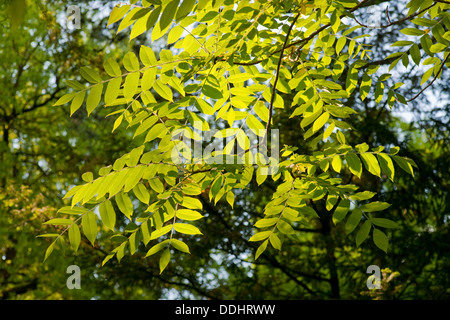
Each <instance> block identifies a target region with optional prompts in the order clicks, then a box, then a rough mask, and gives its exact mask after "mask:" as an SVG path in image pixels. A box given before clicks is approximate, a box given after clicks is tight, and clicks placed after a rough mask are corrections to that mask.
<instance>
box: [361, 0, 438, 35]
mask: <svg viewBox="0 0 450 320" xmlns="http://www.w3.org/2000/svg"><path fill="white" fill-rule="evenodd" d="M435 5H436V1H435V3H433V4H432V5H430V6H428V7H426V8H425V9H422V10H420V11H419V12H416V13H413V14H411V15H409V16H407V17H404V18H401V19H399V20H396V21H394V22H391V19H389V13H388V11H387V8H386V14H387V15H388V20H389V23H388V24H386V25H384V26H368V25H365V24H363V23H361V22H359V21H358V19H356V17H355V18H354V20H355V22H356V23H357V24H359V25H360V26H361V27H364V28H370V29H386V28H389V27H391V26H393V25H396V24H399V23H402V22H404V21H407V20H410V19H412V18H415V17H417V16H418V15H420V14H422V13H423V12H425V11H427V10H428V9H430V8H431V7H433V6H435Z"/></svg>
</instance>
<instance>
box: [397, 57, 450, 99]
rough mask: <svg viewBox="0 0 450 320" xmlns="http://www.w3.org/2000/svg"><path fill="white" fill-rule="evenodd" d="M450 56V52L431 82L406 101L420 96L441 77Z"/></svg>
mask: <svg viewBox="0 0 450 320" xmlns="http://www.w3.org/2000/svg"><path fill="white" fill-rule="evenodd" d="M449 57H450V52H449V53H448V54H447V56H446V57H445V59H444V61H442V64H441V67H440V68H439V70H438V72H436V75H435V76H434V78H433V80H431V82H430V83H429V84H428V85H427V86H426V87H425V88H423V89H422V90H420V91H419V93H418V94H416V95H415V96H414V97H412V98H411V99H409V100H407V101H406V102H411V101H413V100H415V99H416V98H417V97H418V96H420V95H421V94H422V93H423V92H424V91H425V90H426V89H428V88H429V87H430V86H431V85H432V84H433V82H434V81H436V79H437V78H438V77H439V75H440V74H441V73H442V69H443V68H444V65H445V63H446V62H447V60H448V58H449Z"/></svg>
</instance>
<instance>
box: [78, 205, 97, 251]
mask: <svg viewBox="0 0 450 320" xmlns="http://www.w3.org/2000/svg"><path fill="white" fill-rule="evenodd" d="M81 226H82V230H83V233H84V235H85V236H86V238H87V239H88V240H89V242H90V243H91V244H92V245H94V242H95V239H96V238H97V233H98V230H97V218H96V216H95V214H94V213H93V212H92V211H90V212H87V213H86V214H84V215H83V217H82V218H81Z"/></svg>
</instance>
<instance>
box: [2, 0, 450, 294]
mask: <svg viewBox="0 0 450 320" xmlns="http://www.w3.org/2000/svg"><path fill="white" fill-rule="evenodd" d="M116 3H117V1H107V0H105V1H88V0H85V1H78V2H76V5H78V6H79V7H80V9H81V29H75V30H72V29H70V28H68V27H67V25H66V19H67V8H68V6H69V5H72V4H73V3H71V2H70V1H43V0H41V1H39V0H28V1H25V0H9V1H3V2H2V4H0V21H1V24H0V35H1V36H0V134H1V135H0V168H1V170H0V299H449V298H450V289H449V288H450V273H449V270H450V242H449V241H448V239H450V237H449V214H450V198H449V190H450V188H449V181H450V170H449V165H450V163H449V162H450V143H449V138H450V137H449V133H450V128H449V127H450V121H449V108H450V103H449V94H448V93H449V92H450V91H449V90H450V82H449V81H448V76H449V71H448V69H444V72H443V75H442V78H441V80H438V81H436V82H435V83H434V84H433V86H432V87H430V88H429V89H428V90H427V91H426V94H423V95H421V96H420V97H419V98H418V99H416V100H414V101H413V102H411V103H410V104H408V105H407V106H405V105H399V104H396V105H395V106H394V108H393V109H392V110H391V109H390V108H389V107H388V105H387V103H384V102H383V101H382V102H381V103H380V104H378V105H377V104H375V103H374V102H373V101H372V100H371V99H366V100H364V102H363V103H362V102H361V100H360V99H359V97H358V92H357V91H358V90H355V93H354V94H353V96H351V97H350V99H349V101H348V103H347V105H349V106H351V107H352V108H354V109H355V110H357V111H358V114H355V115H354V116H353V117H352V118H351V124H352V126H353V127H354V128H355V129H356V130H354V134H353V135H352V136H350V137H348V139H350V141H348V143H349V144H351V145H355V144H358V143H361V142H363V141H366V142H367V143H368V144H369V145H371V146H376V145H383V146H385V147H386V148H388V147H390V146H394V145H398V146H400V147H401V150H402V153H403V154H402V155H404V156H407V157H409V158H411V159H413V160H414V161H415V162H416V163H417V164H418V166H419V168H420V169H419V170H418V171H417V173H416V175H415V177H414V178H411V177H410V176H407V175H406V174H403V173H402V172H400V171H399V172H398V176H397V177H396V179H395V182H394V183H392V182H391V181H389V179H387V177H385V178H383V179H382V180H379V179H375V178H374V177H373V176H371V175H370V174H368V173H364V174H363V176H362V178H361V179H355V178H354V177H353V176H352V175H351V174H350V173H348V175H347V178H348V179H352V180H353V183H355V184H356V185H358V186H361V187H363V188H364V189H365V190H371V191H375V192H377V193H378V194H377V197H378V198H377V199H376V200H380V201H386V202H389V203H391V204H392V206H391V207H390V208H389V209H388V210H387V211H386V212H385V213H386V217H387V218H390V219H393V220H395V221H397V222H398V223H399V224H400V226H401V227H400V228H399V229H396V230H393V231H392V232H390V233H389V237H390V243H391V245H390V249H389V252H388V254H387V255H385V254H384V253H382V252H381V251H380V250H378V249H376V248H375V247H374V245H373V244H372V243H369V242H371V241H367V243H365V245H364V246H363V248H362V249H357V248H356V246H355V244H354V238H353V237H351V236H350V237H347V236H346V235H345V231H344V229H343V226H341V225H337V226H335V225H334V224H333V223H332V221H331V217H330V215H329V214H328V212H327V210H326V209H325V206H324V204H323V203H320V202H317V203H316V204H315V205H316V208H315V209H316V211H317V212H318V213H319V216H320V219H317V220H315V221H313V224H312V225H313V227H305V228H302V229H299V230H297V231H298V232H297V233H296V236H295V237H292V238H291V239H289V240H288V241H290V242H291V243H290V244H289V246H287V245H285V246H283V250H282V251H281V252H278V251H275V250H270V249H269V250H267V251H266V252H265V253H264V254H263V255H262V256H261V257H260V258H259V259H258V261H257V262H255V261H254V259H253V257H254V251H255V247H254V244H252V243H250V242H248V241H247V239H248V238H249V237H250V236H251V234H252V225H253V224H254V222H255V221H256V219H257V218H258V217H259V216H261V215H262V209H263V207H264V205H265V204H266V203H267V202H268V201H269V200H270V199H269V198H268V195H270V194H272V193H273V191H275V185H271V184H270V183H265V184H263V185H262V186H257V185H256V183H254V184H251V185H250V188H249V189H246V190H243V191H242V192H240V193H238V194H236V201H235V206H234V208H233V209H230V208H229V206H228V205H227V204H225V202H222V201H219V202H218V204H217V205H216V206H214V205H212V204H211V203H209V201H208V198H207V197H206V196H205V197H202V198H201V200H202V202H203V204H204V208H205V214H206V219H202V220H201V222H200V223H201V225H200V226H199V227H200V229H201V230H204V236H202V237H201V238H196V239H189V246H190V247H191V255H176V256H175V258H174V259H176V261H175V262H174V263H171V264H170V265H169V267H168V268H167V269H166V271H165V272H164V273H163V274H162V275H160V274H159V266H158V261H157V260H156V259H155V260H154V259H144V258H143V257H144V255H145V251H144V250H143V249H144V248H143V247H142V248H141V249H142V250H138V252H137V254H135V255H133V256H130V255H125V257H124V258H123V260H122V261H121V263H120V264H119V263H118V262H117V261H116V260H115V259H113V260H111V261H110V262H109V263H108V264H106V265H105V266H104V267H101V266H100V264H101V261H102V260H103V258H104V256H105V255H106V254H107V252H109V250H110V249H111V248H108V247H107V246H108V245H107V243H108V242H103V241H102V239H100V241H99V244H96V246H95V247H92V246H90V245H89V244H88V242H87V240H86V239H84V243H83V244H82V246H81V248H80V250H79V251H78V253H77V254H76V255H74V254H73V252H71V250H70V248H69V247H67V248H66V252H63V253H61V254H53V255H52V256H50V258H49V259H48V260H47V261H46V262H45V263H43V262H42V261H43V257H44V252H45V248H46V247H47V245H48V243H47V242H46V239H44V238H38V237H37V235H39V234H42V233H44V232H45V230H46V226H45V225H43V222H44V221H46V220H48V219H51V218H53V217H56V215H57V214H56V211H57V209H58V208H60V207H61V206H62V205H63V204H64V203H63V201H62V196H63V195H64V192H65V191H66V190H68V189H69V188H70V187H71V186H73V185H74V184H76V183H79V182H80V179H81V174H82V173H83V172H86V171H97V170H98V169H99V168H100V167H102V166H106V165H109V164H111V163H112V162H113V161H114V159H116V158H118V157H120V156H121V155H122V154H123V153H125V152H127V151H129V150H130V146H133V144H135V143H136V142H133V140H132V139H131V138H132V137H131V136H129V133H127V132H125V130H124V129H123V128H120V127H119V129H118V130H116V131H115V132H114V134H111V129H112V124H113V123H112V121H113V120H112V119H109V118H106V119H105V118H104V116H105V113H103V112H102V111H101V110H99V111H97V112H95V113H93V114H91V115H90V116H89V117H87V114H86V112H85V111H79V112H77V113H75V114H74V115H73V116H72V117H70V116H69V110H68V108H66V107H52V104H53V103H54V102H55V101H56V100H57V99H58V98H59V97H60V96H61V95H62V94H63V93H65V92H66V91H67V88H66V85H65V82H64V80H67V79H74V78H76V77H77V76H78V70H79V68H80V67H82V66H85V65H89V66H92V67H94V68H95V67H97V66H98V67H99V69H101V68H100V67H101V65H102V63H103V60H104V59H105V58H106V57H113V58H114V57H115V58H118V57H121V56H122V55H123V54H124V53H125V52H126V51H128V50H133V49H136V48H138V47H139V45H140V44H146V45H152V47H153V48H154V50H155V51H158V50H160V49H161V47H158V46H160V44H159V42H158V43H151V42H150V40H146V39H145V37H140V38H137V39H136V40H133V42H131V43H130V42H129V41H128V39H127V34H126V33H119V34H118V35H116V34H115V31H114V28H113V27H106V22H107V18H108V15H109V12H110V10H111V9H112V7H113V5H114V4H116ZM371 6H372V7H371V10H367V12H364V10H362V11H361V14H360V16H359V21H367V20H368V19H369V18H370V15H371V12H372V13H373V12H374V11H373V10H374V9H375V10H378V12H381V15H380V17H381V19H385V18H386V17H384V16H383V14H384V12H385V8H386V7H388V10H389V12H390V18H391V19H392V20H394V19H396V17H402V16H403V12H402V11H401V10H402V8H404V6H405V2H404V1H374V2H373V3H372V4H371ZM403 27H404V26H402V25H396V26H393V27H391V28H388V29H381V30H380V29H375V30H371V31H370V32H371V35H372V36H371V37H370V38H366V40H365V41H366V43H368V44H372V45H373V46H374V47H373V48H372V50H373V52H372V55H371V57H372V59H373V61H375V62H376V63H377V64H380V65H381V67H382V68H386V70H387V68H388V66H389V61H386V60H383V59H384V57H386V56H387V55H388V54H390V53H391V52H390V50H391V48H390V47H389V46H388V45H385V46H383V43H392V42H394V41H396V40H397V39H396V34H397V33H398V30H399V29H401V28H403ZM362 32H367V30H364V29H362V30H361V33H362ZM422 73H423V70H421V69H420V68H418V67H416V68H412V69H411V68H409V69H406V68H404V67H402V66H399V67H397V68H396V69H394V70H393V71H392V74H393V77H395V78H396V80H398V81H400V80H401V81H403V82H404V83H405V85H404V86H403V87H402V88H401V90H402V91H403V92H401V93H402V94H404V95H405V96H406V97H410V96H413V95H414V94H415V93H417V92H419V91H420V79H421V75H422ZM406 77H407V78H406ZM343 79H345V76H344V78H343ZM339 81H340V80H339ZM294 94H295V93H294ZM283 98H284V100H285V101H289V99H291V100H292V98H293V97H292V96H291V97H289V96H287V95H286V96H284V97H283ZM83 110H84V109H83ZM274 123H276V124H278V126H279V127H278V129H280V133H281V137H280V139H281V141H280V143H281V145H283V144H291V145H295V146H297V147H298V148H299V149H301V150H305V151H304V152H305V153H306V152H313V151H315V150H317V149H318V148H319V146H318V145H317V144H318V143H321V142H317V141H312V142H310V141H308V142H305V141H304V139H303V136H302V132H301V130H299V129H298V123H297V122H296V121H295V120H292V119H289V114H288V111H286V112H283V111H280V109H278V110H277V113H276V114H275V116H274ZM269 180H270V179H268V180H267V182H269ZM118 218H119V219H120V217H118ZM101 237H103V238H105V239H106V238H108V233H107V232H106V231H105V230H102V232H101ZM103 243H105V245H104V244H103ZM141 245H142V244H141ZM72 264H76V265H78V266H79V267H80V268H81V290H69V289H67V287H66V280H67V277H68V276H69V274H67V273H66V269H67V267H68V266H69V265H72ZM369 265H378V266H380V267H381V268H382V269H383V280H382V289H381V290H374V291H369V290H368V289H367V287H366V280H367V277H368V276H369V275H368V274H366V269H367V267H368V266H369Z"/></svg>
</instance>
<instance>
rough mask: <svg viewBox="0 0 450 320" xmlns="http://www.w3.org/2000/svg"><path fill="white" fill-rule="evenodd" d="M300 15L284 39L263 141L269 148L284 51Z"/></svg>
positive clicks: (295, 18) (296, 17) (298, 15)
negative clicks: (268, 143)
mask: <svg viewBox="0 0 450 320" xmlns="http://www.w3.org/2000/svg"><path fill="white" fill-rule="evenodd" d="M300 15H301V12H299V13H297V15H296V16H295V17H294V20H293V21H292V23H291V25H290V26H289V30H288V31H287V33H286V38H285V39H284V43H283V47H282V48H281V52H280V58H279V59H278V65H277V71H276V74H275V81H274V82H273V88H272V97H271V98H270V105H269V118H268V120H267V124H266V131H265V132H264V137H263V140H262V144H264V145H265V146H267V132H268V131H269V127H270V122H271V121H272V111H273V103H274V101H275V95H276V89H277V83H278V78H279V77H280V68H281V63H282V61H283V54H284V50H285V49H286V46H287V44H288V41H289V36H290V34H291V31H292V29H293V28H294V25H295V23H296V22H297V19H298V18H299V17H300Z"/></svg>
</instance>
